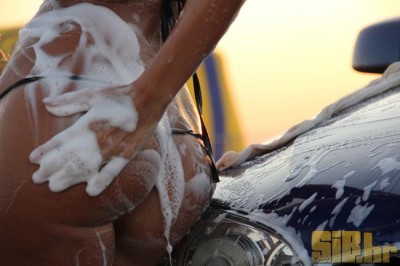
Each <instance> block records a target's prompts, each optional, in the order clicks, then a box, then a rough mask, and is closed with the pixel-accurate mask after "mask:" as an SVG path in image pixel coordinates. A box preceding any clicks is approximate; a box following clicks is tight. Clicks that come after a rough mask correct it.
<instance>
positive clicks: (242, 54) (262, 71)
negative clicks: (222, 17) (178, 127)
mask: <svg viewBox="0 0 400 266" xmlns="http://www.w3.org/2000/svg"><path fill="white" fill-rule="evenodd" d="M0 1H1V2H2V3H1V9H0V27H2V28H3V27H8V26H13V25H21V24H23V23H24V22H25V21H27V20H28V19H29V18H30V17H31V16H32V15H33V14H34V12H35V10H36V9H37V8H38V6H39V5H40V3H41V1H40V0H12V1H11V0H0ZM398 10H400V1H398V0H350V1H349V0H335V1H324V0H280V1H272V0H248V1H247V2H246V3H245V5H244V7H243V9H242V11H241V13H240V15H239V16H238V18H237V20H236V21H235V23H234V24H233V26H232V27H231V29H230V30H229V32H228V33H227V34H226V36H225V37H224V39H223V40H222V41H221V43H220V44H219V46H218V51H219V52H220V53H222V54H223V55H224V57H225V60H226V62H227V71H228V77H229V78H230V80H229V84H230V85H231V88H232V93H233V97H234V102H235V103H236V106H237V113H238V115H239V119H240V123H241V124H242V131H243V133H244V135H245V143H246V144H250V143H254V142H260V141H263V140H265V139H266V138H268V137H271V136H273V135H275V134H277V133H279V132H281V131H283V130H285V129H287V128H288V127H290V126H291V125H293V124H295V123H298V122H300V121H302V120H304V119H307V118H310V117H312V116H313V115H315V114H316V113H317V112H318V111H319V110H320V109H321V108H322V107H324V106H325V105H327V104H329V103H331V102H333V101H335V100H336V99H338V98H339V97H341V96H343V95H345V94H347V93H349V92H351V91H354V90H355V89H358V88H360V87H361V86H363V85H365V84H367V83H368V82H369V81H370V80H372V79H373V78H374V77H375V76H373V75H366V74H359V73H356V72H355V71H353V70H352V69H351V59H352V50H353V46H354V42H355V38H356V36H357V34H358V32H359V31H360V30H361V29H362V28H363V27H365V26H367V25H370V24H372V23H374V22H378V21H381V20H383V19H386V18H391V17H395V16H398Z"/></svg>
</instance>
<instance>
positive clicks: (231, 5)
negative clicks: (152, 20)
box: [30, 0, 244, 195]
mask: <svg viewBox="0 0 400 266" xmlns="http://www.w3.org/2000/svg"><path fill="white" fill-rule="evenodd" d="M243 3H244V0H229V1H227V0H202V1H195V0H188V1H187V3H186V5H185V8H184V11H183V13H182V14H181V16H180V18H179V19H178V21H177V24H176V26H175V27H174V29H173V31H172V32H171V34H170V36H169V38H168V39H167V40H166V42H165V43H164V44H163V46H162V47H161V49H160V51H159V52H158V54H157V55H156V56H155V57H154V59H153V61H152V62H151V63H150V65H149V67H148V68H147V69H146V70H145V71H144V72H143V74H142V75H141V76H140V77H139V78H138V79H137V80H136V81H135V82H134V83H132V84H129V85H126V86H122V87H118V88H110V89H107V90H102V91H100V92H99V91H98V90H83V91H79V92H72V93H67V94H64V95H61V96H58V97H56V98H52V99H49V98H48V99H45V100H44V102H45V104H46V106H47V108H48V110H49V111H50V112H52V113H53V114H56V115H60V116H66V115H71V114H74V113H77V112H82V111H89V110H91V109H92V102H93V101H92V98H94V97H98V94H99V93H103V94H106V95H107V94H109V95H118V94H123V95H130V96H131V98H132V101H133V105H134V108H135V109H136V112H137V116H138V120H137V124H136V126H135V128H134V129H133V130H130V132H128V131H126V130H125V131H124V130H122V129H120V128H115V127H110V126H109V125H110V123H109V121H104V120H103V121H98V122H96V123H93V122H91V124H90V125H88V127H90V128H91V129H92V130H93V131H94V132H95V133H96V137H97V142H98V145H99V147H100V150H101V157H102V160H103V162H111V163H109V164H110V165H111V166H112V165H113V164H112V162H113V160H115V159H116V158H125V159H128V160H131V159H133V158H134V157H135V156H136V154H137V153H138V152H140V151H141V149H142V148H143V147H144V145H145V144H146V143H147V141H148V140H149V139H150V137H151V136H153V135H154V132H155V129H156V127H157V125H158V123H159V121H160V119H161V117H162V116H163V114H164V112H165V110H166V107H167V106H168V104H169V103H170V102H171V101H172V99H173V98H174V96H175V95H176V93H177V92H178V91H179V90H180V89H181V87H182V86H183V84H184V83H185V82H186V81H187V80H188V78H189V77H190V76H191V75H192V74H193V73H194V72H195V70H196V68H197V67H198V66H199V64H200V63H201V61H202V60H203V59H204V58H205V57H206V56H207V55H208V54H209V53H210V52H211V51H212V50H213V49H214V47H215V46H216V44H217V43H218V41H219V40H220V39H221V37H222V36H223V34H224V33H225V32H226V30H227V29H228V27H229V25H230V24H231V23H232V21H233V20H234V18H235V17H236V14H237V13H238V11H239V9H240V7H241V6H242V4H243ZM71 105H73V106H75V107H77V108H75V109H74V108H73V109H71V110H73V111H68V112H66V111H65V110H66V108H65V106H71ZM108 111H112V110H108ZM85 116H86V115H83V116H82V118H81V119H80V121H78V122H82V121H84V119H85ZM86 120H87V119H86ZM87 121H90V120H87ZM80 124H82V123H80ZM81 126H82V125H81ZM78 134H79V131H76V130H75V131H74V130H73V127H71V128H69V129H67V130H65V131H64V132H63V134H62V135H65V136H68V138H69V139H71V138H74V136H76V138H78V137H79V136H78ZM61 145H63V144H61ZM55 149H58V150H62V148H61V149H60V147H59V141H57V139H54V140H53V139H52V140H50V141H48V142H47V143H45V144H44V145H42V146H40V147H38V148H37V149H36V150H35V151H33V152H32V154H31V156H30V159H31V161H32V162H34V163H37V164H41V161H42V158H43V157H44V156H46V154H48V153H50V152H51V151H52V150H55ZM75 152H78V153H79V151H75ZM82 152H84V151H82ZM58 157H60V158H54V161H55V160H57V159H58V160H60V159H61V158H62V159H64V160H65V158H69V156H68V154H59V155H58ZM52 160H53V159H52ZM47 164H49V165H51V162H50V163H49V158H47ZM67 164H68V161H65V164H64V165H63V166H62V167H65V166H66V165H67ZM104 165H105V166H104ZM124 166H125V165H124V164H121V165H120V166H118V167H115V165H114V166H112V167H111V168H112V170H111V171H110V169H109V168H108V167H107V163H104V164H103V167H102V168H101V169H92V170H94V171H99V174H98V179H99V182H95V183H99V184H101V187H99V188H97V189H96V188H95V189H94V190H95V191H98V192H97V193H99V192H101V191H102V190H103V189H104V188H105V187H104V185H105V184H109V183H110V182H111V181H112V180H113V179H114V178H115V177H116V176H117V175H118V174H119V172H120V171H121V170H122V169H123V167H124ZM41 167H42V165H41ZM42 170H43V169H39V171H40V172H45V171H42ZM60 170H61V169H60ZM66 177H67V176H66ZM58 178H60V177H58ZM67 178H68V177H67ZM46 179H47V180H50V179H51V176H50V177H45V176H42V177H41V180H46ZM100 179H102V180H100ZM92 189H93V188H92ZM97 193H91V194H92V195H95V194H97Z"/></svg>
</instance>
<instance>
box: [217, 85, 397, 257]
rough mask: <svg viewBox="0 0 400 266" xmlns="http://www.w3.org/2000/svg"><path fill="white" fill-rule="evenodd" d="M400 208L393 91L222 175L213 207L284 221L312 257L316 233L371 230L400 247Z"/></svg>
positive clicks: (380, 240)
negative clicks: (313, 238) (313, 240)
mask: <svg viewBox="0 0 400 266" xmlns="http://www.w3.org/2000/svg"><path fill="white" fill-rule="evenodd" d="M399 202H400V89H399V88H393V89H391V90H389V91H387V92H385V93H382V94H380V95H378V96H376V97H373V98H370V99H367V100H365V101H363V102H361V103H360V104H357V105H355V106H352V107H349V108H347V109H345V110H343V111H341V112H339V113H338V114H337V115H335V116H334V117H332V118H331V119H328V120H327V121H325V122H323V123H321V124H319V125H318V126H317V127H316V128H314V129H311V130H309V131H308V132H306V133H304V134H302V135H300V136H298V137H297V138H296V139H295V140H293V141H292V142H291V143H289V144H287V145H285V146H283V147H280V148H279V149H277V150H275V151H273V152H270V153H267V154H264V155H262V156H258V157H256V158H254V159H252V160H250V161H248V162H246V163H243V164H242V165H240V166H239V167H235V168H232V169H229V170H226V171H224V172H223V174H222V176H221V182H220V184H219V185H218V186H217V189H216V191H215V194H214V197H213V201H212V204H211V206H213V207H218V208H226V209H229V210H230V212H235V213H237V214H239V215H242V216H246V217H249V219H254V217H253V218H251V217H252V216H254V214H257V217H259V216H260V215H259V214H260V213H262V214H265V215H268V214H269V215H272V214H273V215H275V216H276V217H280V218H281V221H282V222H283V224H282V225H281V227H282V229H291V228H293V229H294V230H295V231H296V234H297V235H298V236H300V238H301V241H302V244H303V245H304V248H305V249H306V250H307V252H308V254H309V255H311V251H312V245H311V236H312V232H313V231H315V230H329V231H339V230H346V231H360V232H371V233H372V234H373V237H374V238H373V240H374V243H373V244H374V245H385V244H387V243H396V242H400V233H399V231H398V228H399V225H400V204H399ZM264 220H265V221H264V222H265V226H269V223H270V221H268V218H266V219H264ZM257 222H259V223H263V219H262V218H261V219H257ZM274 227H275V228H274V229H276V226H274ZM289 244H291V243H290V241H289ZM292 246H293V243H292Z"/></svg>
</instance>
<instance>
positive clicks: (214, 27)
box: [134, 0, 244, 116]
mask: <svg viewBox="0 0 400 266" xmlns="http://www.w3.org/2000/svg"><path fill="white" fill-rule="evenodd" d="M243 3H244V0H229V1H226V0H202V1H197V0H188V1H187V3H186V5H185V9H184V11H183V12H182V15H181V17H180V18H179V19H178V21H177V24H176V26H175V27H174V29H173V31H172V33H171V35H170V36H169V38H168V39H167V41H166V42H165V44H164V45H163V46H162V48H161V50H160V51H159V53H158V54H157V55H156V57H155V58H154V60H153V62H152V63H151V64H150V66H149V67H148V69H147V70H146V71H145V72H144V73H143V74H142V76H141V77H140V78H139V79H138V80H137V81H136V82H135V84H134V85H135V92H136V93H143V100H144V101H145V102H147V103H148V104H149V105H150V104H151V106H152V107H154V108H157V109H158V110H157V113H159V114H158V116H161V115H162V113H163V112H164V110H165V108H166V106H167V105H168V104H169V102H170V101H171V99H172V98H173V97H174V96H175V94H176V93H177V92H178V91H179V89H180V88H181V87H182V86H183V84H184V83H185V82H186V81H187V80H188V78H189V77H190V76H191V75H192V74H193V73H194V72H195V71H196V69H197V67H198V66H199V65H200V63H201V62H202V60H203V59H204V58H205V57H206V56H207V55H208V54H209V53H210V52H211V51H212V50H213V49H214V48H215V46H216V44H217V43H218V41H219V40H220V39H221V37H222V36H223V35H224V33H225V32H226V30H227V29H228V27H229V26H230V24H231V23H232V21H233V20H234V18H235V17H236V14H237V13H238V11H239V9H240V7H241V6H242V4H243ZM155 77H156V78H155ZM149 105H148V106H149Z"/></svg>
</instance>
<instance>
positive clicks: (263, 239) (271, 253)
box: [175, 210, 300, 266]
mask: <svg viewBox="0 0 400 266" xmlns="http://www.w3.org/2000/svg"><path fill="white" fill-rule="evenodd" d="M175 257H176V258H177V264H178V265H185V266H186V265H192V266H200V265H201V266H205V265H206V266H234V265H237V266H239V265H240V266H254V265H271V266H278V265H279V266H281V265H293V264H295V263H296V262H295V260H294V259H293V258H294V254H293V252H292V249H291V248H290V246H289V245H288V244H287V243H285V242H284V241H283V240H282V239H281V237H279V236H278V235H277V234H276V233H275V232H274V231H272V230H271V229H268V228H266V227H263V226H261V225H258V224H252V223H250V222H249V221H247V220H245V219H242V218H240V217H238V216H234V215H232V214H227V213H223V212H219V211H213V210H208V211H206V213H205V214H204V215H203V216H202V219H201V220H200V221H199V222H198V223H197V224H196V226H195V227H194V228H193V229H192V231H191V233H190V234H189V235H188V236H187V237H186V238H185V239H184V240H183V241H182V243H181V244H180V245H179V246H178V247H177V253H176V254H175ZM299 265H300V264H299Z"/></svg>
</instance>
